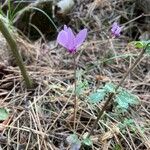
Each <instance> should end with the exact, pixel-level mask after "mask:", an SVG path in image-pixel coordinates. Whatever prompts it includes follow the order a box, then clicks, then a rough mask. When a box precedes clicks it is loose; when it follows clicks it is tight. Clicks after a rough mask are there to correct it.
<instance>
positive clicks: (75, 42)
mask: <svg viewBox="0 0 150 150" xmlns="http://www.w3.org/2000/svg"><path fill="white" fill-rule="evenodd" d="M86 36H87V29H83V30H81V31H80V32H79V33H78V34H77V35H74V34H73V32H72V30H71V28H69V27H67V26H66V25H64V30H61V31H60V32H59V34H58V37H57V42H58V43H59V44H60V45H62V46H63V47H65V48H66V49H67V51H68V52H69V53H75V52H76V51H77V48H78V47H79V46H80V45H81V44H82V43H83V42H84V40H85V38H86Z"/></svg>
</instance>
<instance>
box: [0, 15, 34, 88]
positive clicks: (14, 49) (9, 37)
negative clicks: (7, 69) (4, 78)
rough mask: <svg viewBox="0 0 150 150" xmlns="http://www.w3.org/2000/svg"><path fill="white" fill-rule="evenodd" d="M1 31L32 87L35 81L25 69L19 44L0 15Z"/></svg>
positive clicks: (27, 84)
mask: <svg viewBox="0 0 150 150" xmlns="http://www.w3.org/2000/svg"><path fill="white" fill-rule="evenodd" d="M0 31H1V32H2V34H3V36H4V37H5V39H6V40H7V42H8V44H9V46H10V49H11V51H12V54H13V56H14V57H15V60H16V63H17V65H18V66H19V68H20V70H21V73H22V76H23V78H24V80H25V83H26V86H27V88H32V86H33V83H32V81H31V80H30V78H29V75H28V73H27V71H26V69H25V66H24V64H23V60H22V57H21V56H20V54H19V51H18V47H17V44H16V42H15V40H14V38H13V37H12V35H11V34H10V33H9V31H8V29H7V27H6V26H5V24H4V22H3V20H2V18H1V16H0Z"/></svg>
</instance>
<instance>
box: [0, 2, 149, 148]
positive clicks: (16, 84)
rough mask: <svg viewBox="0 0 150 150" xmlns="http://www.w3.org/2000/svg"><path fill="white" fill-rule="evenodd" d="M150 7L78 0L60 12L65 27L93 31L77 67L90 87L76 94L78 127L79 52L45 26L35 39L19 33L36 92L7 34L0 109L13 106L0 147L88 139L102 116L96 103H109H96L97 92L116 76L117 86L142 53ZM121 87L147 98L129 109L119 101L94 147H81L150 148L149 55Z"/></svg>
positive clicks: (0, 65) (0, 48)
mask: <svg viewBox="0 0 150 150" xmlns="http://www.w3.org/2000/svg"><path fill="white" fill-rule="evenodd" d="M149 6H150V5H149V1H148V0H144V1H140V0H137V1H136V0H95V1H93V0H76V1H75V4H74V6H73V8H72V9H71V11H70V12H69V13H68V14H65V15H62V14H61V15H60V14H56V18H55V19H56V20H55V21H56V22H55V23H56V25H57V28H58V31H60V30H61V29H62V27H63V25H64V24H67V25H68V26H70V27H71V28H72V29H73V30H74V31H75V32H79V31H80V30H81V29H83V28H87V29H88V36H87V39H86V41H85V42H84V43H83V45H82V46H81V47H80V49H79V50H78V52H77V58H76V61H77V72H78V73H79V75H80V77H81V78H82V81H86V82H87V83H88V88H86V89H85V90H84V91H83V93H82V95H81V96H79V97H78V98H77V99H78V108H77V116H76V118H77V123H76V124H77V126H76V129H75V130H74V128H73V112H74V110H73V107H74V105H73V102H74V101H73V100H74V93H73V91H74V83H75V82H74V62H73V56H72V55H71V54H69V53H68V52H67V51H66V50H65V49H64V48H63V47H61V46H60V45H58V43H57V42H56V38H57V35H58V32H57V31H55V30H54V29H52V30H51V29H50V30H47V31H43V36H42V37H39V38H38V39H36V40H35V39H34V40H33V39H32V40H31V39H30V40H28V38H27V37H26V36H27V35H26V36H22V35H20V32H18V33H17V31H15V32H16V33H15V34H14V35H13V36H14V38H15V39H16V42H17V45H18V47H19V50H20V54H21V56H22V58H23V61H24V64H25V65H26V68H27V71H28V72H29V75H30V77H31V78H32V80H33V81H34V83H35V87H34V88H33V89H27V88H26V87H25V84H24V81H23V79H22V76H21V73H20V70H19V68H18V66H17V65H16V63H15V60H14V58H13V57H12V55H11V53H10V52H9V51H10V48H9V46H8V44H7V42H6V41H5V39H4V37H3V35H2V34H1V35H0V107H1V108H7V109H8V110H9V118H8V119H7V120H6V121H5V122H4V121H0V149H2V150H31V149H32V150H69V149H70V145H69V144H68V143H67V141H66V138H67V137H68V136H69V135H70V134H72V133H76V135H78V137H79V139H82V137H83V134H84V133H86V132H89V131H90V129H91V128H92V125H93V122H94V121H95V120H96V116H97V109H96V108H97V107H98V108H100V109H101V108H102V107H103V105H104V101H101V102H99V103H98V104H97V105H91V104H90V103H89V102H88V97H89V95H90V93H92V92H93V91H95V90H96V89H98V88H100V87H102V86H104V85H105V84H106V83H107V82H110V81H111V82H113V83H115V84H118V83H119V81H120V80H121V79H122V78H123V76H124V74H125V73H126V72H127V69H128V68H129V67H130V66H131V65H132V64H133V62H134V61H135V59H136V58H137V57H138V55H139V53H140V51H141V49H136V48H135V47H134V45H132V44H129V43H130V42H132V41H135V40H150V15H149V14H150V7H149ZM57 15H58V16H57ZM64 18H67V19H64ZM59 19H61V21H60V20H59ZM41 20H42V19H41ZM113 22H118V23H119V24H120V25H121V26H123V29H122V32H121V36H120V37H119V38H112V35H111V32H110V29H111V25H112V23H113ZM122 87H123V88H126V89H127V90H129V91H130V92H132V93H133V94H135V95H136V96H138V97H139V99H140V103H139V104H138V105H136V106H130V107H129V109H128V110H127V111H126V112H124V113H119V112H117V111H116V109H115V104H114V103H113V104H112V105H111V109H108V110H107V111H105V113H104V115H103V117H102V119H101V120H100V121H99V124H98V126H97V127H96V128H95V129H94V133H93V134H92V136H91V140H92V142H93V144H92V146H90V147H87V146H85V147H84V146H83V147H82V148H80V149H83V150H88V149H89V150H90V149H91V150H149V149H150V101H149V100H150V56H148V55H144V57H143V58H142V60H141V61H140V63H139V64H138V65H137V66H136V68H135V69H134V70H133V71H132V72H131V73H130V74H129V76H128V77H127V78H126V80H125V82H124V84H123V85H122ZM74 150H75V149H74Z"/></svg>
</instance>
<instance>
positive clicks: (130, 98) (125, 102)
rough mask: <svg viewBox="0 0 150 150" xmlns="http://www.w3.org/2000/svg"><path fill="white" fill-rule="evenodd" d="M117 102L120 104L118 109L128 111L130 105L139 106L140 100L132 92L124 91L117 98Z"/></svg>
mask: <svg viewBox="0 0 150 150" xmlns="http://www.w3.org/2000/svg"><path fill="white" fill-rule="evenodd" d="M115 101H116V102H117V104H118V106H117V107H118V108H121V109H128V107H129V105H137V104H139V98H138V97H137V96H135V95H133V94H131V93H130V92H128V91H126V90H125V89H122V90H121V91H120V92H119V93H118V94H117V95H116V98H115Z"/></svg>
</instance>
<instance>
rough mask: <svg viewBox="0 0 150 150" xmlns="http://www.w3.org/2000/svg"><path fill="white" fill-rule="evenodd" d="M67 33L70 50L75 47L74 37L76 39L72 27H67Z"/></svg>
mask: <svg viewBox="0 0 150 150" xmlns="http://www.w3.org/2000/svg"><path fill="white" fill-rule="evenodd" d="M67 30H68V31H67V34H68V49H69V50H72V49H74V48H75V45H74V39H75V36H74V34H73V32H72V30H71V28H68V29H67Z"/></svg>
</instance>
